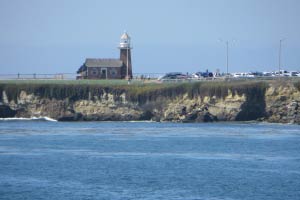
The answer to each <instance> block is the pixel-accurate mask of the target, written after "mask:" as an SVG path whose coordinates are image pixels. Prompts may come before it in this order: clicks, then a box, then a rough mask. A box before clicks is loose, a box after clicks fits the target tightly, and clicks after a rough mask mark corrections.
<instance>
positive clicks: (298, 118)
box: [265, 82, 300, 124]
mask: <svg viewBox="0 0 300 200" xmlns="http://www.w3.org/2000/svg"><path fill="white" fill-rule="evenodd" d="M265 99H266V116H265V119H266V120H267V121H268V122H274V123H296V124H300V112H299V111H300V108H299V106H300V92H299V90H298V89H297V88H295V87H294V85H293V84H291V83H286V84H282V83H280V82H279V83H274V84H273V85H271V87H269V88H268V90H267V91H266V94H265Z"/></svg>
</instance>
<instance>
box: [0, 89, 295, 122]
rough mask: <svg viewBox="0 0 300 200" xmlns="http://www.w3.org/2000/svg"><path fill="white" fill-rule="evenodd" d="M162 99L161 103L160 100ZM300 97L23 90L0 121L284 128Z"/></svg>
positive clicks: (279, 92)
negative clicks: (140, 96)
mask: <svg viewBox="0 0 300 200" xmlns="http://www.w3.org/2000/svg"><path fill="white" fill-rule="evenodd" d="M158 99H159V100H158ZM299 102H300V92H299V91H298V90H297V89H296V88H295V87H294V86H293V85H292V84H285V85H284V86H279V85H276V84H272V85H270V87H269V88H268V89H267V90H257V91H254V92H252V93H249V94H248V93H245V94H238V93H234V92H233V91H230V90H228V95H227V96H225V97H216V96H204V97H203V96H202V97H200V96H197V97H193V98H191V97H190V96H189V95H188V94H183V95H179V96H178V97H175V98H170V97H164V96H161V97H160V98H156V100H154V101H147V102H144V103H142V104H141V103H138V102H129V101H127V100H126V92H124V93H122V94H119V95H118V97H117V98H116V96H114V94H111V93H106V92H105V91H103V93H102V94H101V95H99V96H94V97H89V98H88V99H79V100H70V99H69V98H66V99H63V100H57V99H54V98H53V99H50V98H41V97H40V96H38V95H35V94H30V93H26V92H25V91H21V92H20V93H19V95H18V98H17V99H16V100H9V99H8V98H7V94H6V91H3V93H2V99H1V102H0V117H2V118H3V117H39V116H47V117H51V118H54V119H58V120H60V121H77V120H86V121H89V120H97V121H130V120H153V121H175V122H214V121H248V120H264V121H269V122H280V123H300V115H299V114H298V108H299Z"/></svg>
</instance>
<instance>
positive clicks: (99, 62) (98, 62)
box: [77, 58, 123, 73]
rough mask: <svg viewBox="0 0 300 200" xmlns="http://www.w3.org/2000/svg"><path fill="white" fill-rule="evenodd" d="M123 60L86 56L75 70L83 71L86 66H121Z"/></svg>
mask: <svg viewBox="0 0 300 200" xmlns="http://www.w3.org/2000/svg"><path fill="white" fill-rule="evenodd" d="M122 66H123V61H121V60H119V59H110V58H104V59H100V58H87V59H86V60H85V62H84V63H83V65H82V66H81V67H80V68H79V69H78V70H77V73H80V72H82V71H85V70H86V69H87V68H88V67H122Z"/></svg>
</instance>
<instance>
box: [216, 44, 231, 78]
mask: <svg viewBox="0 0 300 200" xmlns="http://www.w3.org/2000/svg"><path fill="white" fill-rule="evenodd" d="M219 41H220V42H224V43H225V45H226V76H229V40H226V41H223V40H222V39H219ZM233 42H234V40H233Z"/></svg>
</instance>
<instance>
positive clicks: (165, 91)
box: [0, 81, 268, 105]
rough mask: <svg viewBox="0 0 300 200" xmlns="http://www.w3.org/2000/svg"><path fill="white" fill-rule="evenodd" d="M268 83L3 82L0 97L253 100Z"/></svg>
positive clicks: (137, 100)
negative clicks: (111, 95) (237, 96)
mask: <svg viewBox="0 0 300 200" xmlns="http://www.w3.org/2000/svg"><path fill="white" fill-rule="evenodd" d="M267 87H268V84H267V83H265V82H255V81H251V82H250V81H248V82H247V81H244V82H193V83H172V84H170V83H168V84H157V83H152V84H135V83H133V84H131V85H128V84H125V83H124V82H120V83H118V84H107V82H103V84H101V82H100V83H99V82H98V84H97V82H90V83H88V82H86V83H83V84H82V83H80V82H74V81H70V82H69V83H68V84H65V83H63V82H61V83H59V82H58V83H53V82H52V83H51V82H36V83H35V82H33V81H32V82H28V83H26V82H7V83H0V99H2V95H3V92H2V91H6V94H7V98H8V100H9V101H11V100H15V101H16V100H17V98H18V96H19V95H20V92H21V91H25V92H26V93H27V94H34V95H36V96H39V97H41V98H49V99H57V100H63V99H66V98H68V99H69V100H70V101H76V100H79V99H87V100H88V99H89V100H93V99H94V97H100V96H103V95H104V94H105V93H106V94H108V93H109V94H113V95H114V98H115V100H118V99H119V98H120V95H121V94H124V93H125V94H126V99H127V101H130V102H135V103H138V104H140V105H142V104H145V103H146V102H155V101H159V100H161V98H177V97H182V96H183V95H185V94H188V96H189V97H190V98H197V97H200V98H204V97H205V96H209V97H212V96H216V97H217V98H225V97H226V96H228V94H229V91H230V92H231V93H232V95H233V96H234V95H236V94H238V95H243V94H245V95H246V97H247V98H249V99H253V100H255V99H256V98H262V96H264V93H265V90H266V88H267Z"/></svg>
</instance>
